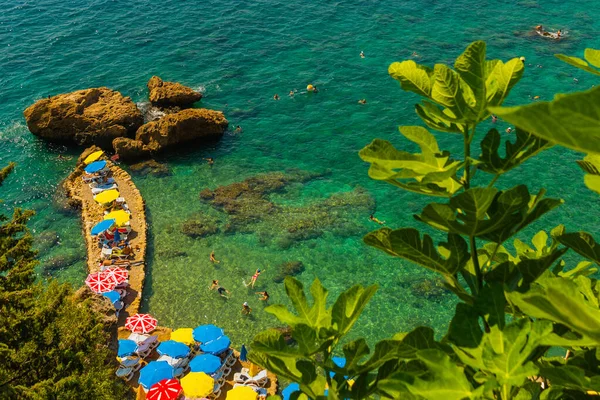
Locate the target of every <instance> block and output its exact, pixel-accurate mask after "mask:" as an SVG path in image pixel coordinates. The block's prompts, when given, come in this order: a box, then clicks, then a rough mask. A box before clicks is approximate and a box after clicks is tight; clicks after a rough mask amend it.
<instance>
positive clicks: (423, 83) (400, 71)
mask: <svg viewBox="0 0 600 400" xmlns="http://www.w3.org/2000/svg"><path fill="white" fill-rule="evenodd" d="M388 73H389V74H390V75H391V77H392V78H394V79H396V80H397V81H399V82H400V85H401V86H402V89H404V90H406V91H409V92H414V93H416V94H418V95H421V96H424V97H429V96H430V95H431V87H432V86H433V71H432V70H431V68H428V67H426V66H424V65H419V64H417V63H416V62H414V61H412V60H406V61H402V62H395V63H392V64H391V65H390V66H389V68H388Z"/></svg>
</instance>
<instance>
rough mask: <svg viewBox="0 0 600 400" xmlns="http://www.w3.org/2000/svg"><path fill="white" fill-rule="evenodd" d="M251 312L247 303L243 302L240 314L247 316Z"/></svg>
mask: <svg viewBox="0 0 600 400" xmlns="http://www.w3.org/2000/svg"><path fill="white" fill-rule="evenodd" d="M251 312H252V309H251V308H250V306H249V305H248V302H247V301H245V302H244V304H242V314H244V315H249V314H250V313H251Z"/></svg>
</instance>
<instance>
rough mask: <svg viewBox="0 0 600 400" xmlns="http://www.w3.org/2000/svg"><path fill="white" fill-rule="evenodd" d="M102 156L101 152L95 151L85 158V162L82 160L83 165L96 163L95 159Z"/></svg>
mask: <svg viewBox="0 0 600 400" xmlns="http://www.w3.org/2000/svg"><path fill="white" fill-rule="evenodd" d="M102 154H104V152H103V151H102V150H98V151H95V152H93V153H92V154H90V155H89V156H87V157H86V158H85V160H83V163H84V164H85V165H87V164H90V163H92V162H94V161H96V160H97V159H99V158H100V157H101V156H102Z"/></svg>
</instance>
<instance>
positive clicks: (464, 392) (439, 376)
mask: <svg viewBox="0 0 600 400" xmlns="http://www.w3.org/2000/svg"><path fill="white" fill-rule="evenodd" d="M417 358H418V360H419V361H420V362H421V363H422V364H423V365H424V366H425V368H426V369H427V371H428V373H427V374H426V375H420V376H419V375H411V374H407V373H405V372H400V373H396V374H394V375H392V376H391V377H390V378H389V379H384V380H382V381H380V382H379V385H378V387H379V389H380V390H382V391H383V392H385V393H386V394H387V395H388V396H391V397H392V398H395V399H397V398H410V397H406V396H407V395H409V394H410V395H413V396H417V397H418V398H423V399H430V400H463V399H474V398H479V396H480V393H481V390H476V389H474V388H473V386H472V385H471V383H470V382H469V380H468V379H467V377H466V376H465V373H464V369H463V368H462V367H459V366H458V365H457V364H456V363H455V362H453V361H452V360H451V359H450V357H448V356H447V355H446V354H445V353H443V352H441V351H439V350H435V349H429V350H421V351H419V352H417Z"/></svg>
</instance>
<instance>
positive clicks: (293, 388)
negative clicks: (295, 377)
mask: <svg viewBox="0 0 600 400" xmlns="http://www.w3.org/2000/svg"><path fill="white" fill-rule="evenodd" d="M299 390H300V385H298V384H297V383H291V384H289V385H287V387H286V388H285V389H283V391H282V392H281V397H283V400H290V396H291V395H292V393H294V392H297V391H299Z"/></svg>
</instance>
